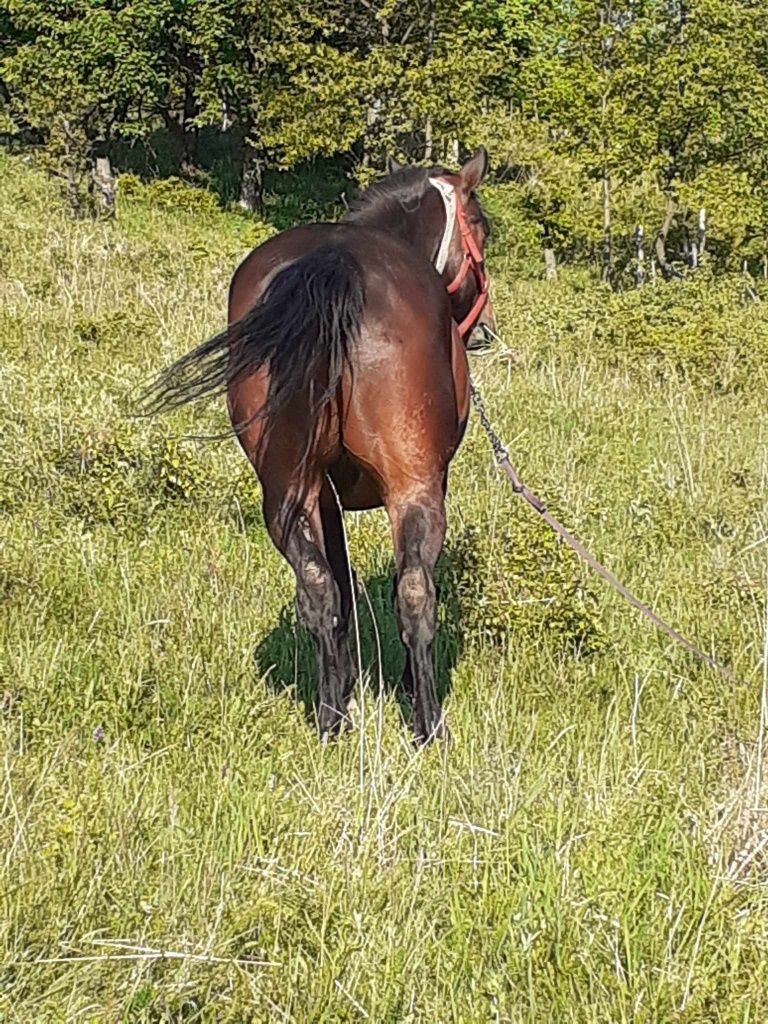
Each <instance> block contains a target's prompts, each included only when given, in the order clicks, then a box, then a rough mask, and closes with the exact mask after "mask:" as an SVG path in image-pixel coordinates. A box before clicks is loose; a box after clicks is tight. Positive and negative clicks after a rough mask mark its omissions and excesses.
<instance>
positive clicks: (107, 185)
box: [93, 156, 115, 218]
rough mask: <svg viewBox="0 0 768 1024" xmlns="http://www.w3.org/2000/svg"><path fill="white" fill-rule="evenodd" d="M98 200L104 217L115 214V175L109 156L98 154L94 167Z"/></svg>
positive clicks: (94, 182)
mask: <svg viewBox="0 0 768 1024" xmlns="http://www.w3.org/2000/svg"><path fill="white" fill-rule="evenodd" d="M93 184H94V189H95V192H96V202H97V204H98V208H99V212H100V213H101V215H102V216H103V217H109V218H112V217H114V216H115V177H114V175H113V174H112V165H111V164H110V162H109V157H108V156H97V157H96V166H95V167H94V169H93Z"/></svg>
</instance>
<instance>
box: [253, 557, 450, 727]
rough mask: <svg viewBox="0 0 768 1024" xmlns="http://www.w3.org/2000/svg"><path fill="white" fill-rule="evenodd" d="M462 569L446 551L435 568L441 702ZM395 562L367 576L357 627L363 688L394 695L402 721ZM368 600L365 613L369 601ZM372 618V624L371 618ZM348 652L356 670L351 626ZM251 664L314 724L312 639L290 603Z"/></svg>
mask: <svg viewBox="0 0 768 1024" xmlns="http://www.w3.org/2000/svg"><path fill="white" fill-rule="evenodd" d="M461 569H462V564H461V559H460V558H459V557H457V556H456V554H455V553H454V551H453V549H451V548H449V547H446V549H445V550H444V551H443V554H442V556H441V559H440V564H439V565H438V571H437V573H436V576H437V586H438V627H437V634H436V636H435V645H434V659H435V674H436V678H437V690H438V696H439V698H440V700H441V701H443V700H444V699H445V697H446V696H447V695H448V694H449V693H450V690H451V683H452V673H453V669H454V668H455V666H456V663H457V662H458V659H459V656H460V654H461V651H462V649H463V635H462V629H461V623H462V619H463V616H462V608H461V602H460V600H459V599H458V597H457V593H458V588H457V587H456V586H455V585H454V584H455V583H456V580H457V578H458V575H459V574H460V572H461ZM394 571H395V570H394V563H393V562H391V563H390V566H389V568H388V571H387V572H386V573H381V574H378V575H375V576H370V577H369V578H368V579H366V580H365V583H364V587H365V591H366V592H367V595H368V601H366V598H365V594H364V593H363V591H362V588H360V594H359V596H358V601H357V613H358V617H359V623H360V648H361V659H362V664H363V673H364V678H365V680H366V683H367V685H368V687H369V689H370V690H372V692H373V693H374V695H377V694H378V690H379V688H381V689H382V690H383V692H384V693H385V694H390V695H394V696H395V698H396V699H397V701H398V704H399V706H400V712H401V714H402V716H403V719H404V720H407V719H408V714H409V711H410V707H409V702H408V699H407V697H406V695H405V693H404V692H403V689H402V686H401V679H402V674H403V668H404V666H405V648H404V646H403V644H402V642H401V640H400V637H399V635H398V629H397V622H396V620H395V613H394V605H393V579H394ZM369 601H370V606H371V607H370V609H369V607H368V602H369ZM371 610H372V611H373V616H374V617H375V624H374V621H373V619H372V617H371ZM377 630H378V640H379V645H380V650H381V673H379V656H378V649H379V645H377V642H376V633H377ZM350 650H351V652H352V661H353V665H355V667H356V666H357V652H356V641H355V635H354V625H353V624H351V626H350ZM253 659H254V664H255V667H256V670H257V672H258V673H259V675H261V676H263V677H265V678H266V681H267V685H268V686H269V687H270V689H271V690H272V691H273V692H275V693H281V694H287V695H290V696H291V697H292V699H293V700H295V701H296V702H297V703H299V704H302V705H303V707H304V714H305V717H306V719H307V721H308V722H314V715H315V702H316V699H317V667H316V663H315V651H314V646H313V643H312V639H311V637H310V635H309V633H307V631H306V630H305V629H303V628H302V627H301V626H299V625H298V623H297V622H296V616H295V613H294V606H293V603H291V604H287V605H285V607H284V608H283V609H282V611H281V612H280V616H279V619H278V623H277V625H276V626H275V628H274V629H272V630H271V631H270V633H269V634H268V635H267V636H266V637H265V638H264V639H263V640H262V641H260V642H259V643H258V644H257V646H256V648H255V649H254V652H253Z"/></svg>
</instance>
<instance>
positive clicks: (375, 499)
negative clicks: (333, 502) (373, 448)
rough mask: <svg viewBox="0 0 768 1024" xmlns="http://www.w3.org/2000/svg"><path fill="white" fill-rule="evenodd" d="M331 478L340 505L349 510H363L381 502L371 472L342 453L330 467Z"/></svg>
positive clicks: (380, 496)
mask: <svg viewBox="0 0 768 1024" xmlns="http://www.w3.org/2000/svg"><path fill="white" fill-rule="evenodd" d="M330 474H331V479H332V480H333V484H334V487H335V488H336V490H337V491H338V494H339V500H340V501H341V504H342V507H343V508H345V509H346V510H347V511H349V512H363V511H365V510H366V509H369V508H380V507H381V506H382V505H383V504H384V501H383V498H382V495H381V488H380V486H379V483H378V481H377V480H376V478H375V477H374V475H373V474H372V473H369V472H368V471H367V470H366V469H364V467H362V466H360V465H359V464H358V463H357V462H356V461H353V460H352V459H351V458H350V457H349V456H348V455H343V456H342V457H341V459H340V460H339V461H338V462H336V463H335V464H334V465H333V466H331V469H330Z"/></svg>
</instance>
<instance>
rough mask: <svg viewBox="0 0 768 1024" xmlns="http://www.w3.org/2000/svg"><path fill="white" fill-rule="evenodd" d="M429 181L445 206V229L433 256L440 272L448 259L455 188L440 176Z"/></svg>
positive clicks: (454, 213)
mask: <svg viewBox="0 0 768 1024" xmlns="http://www.w3.org/2000/svg"><path fill="white" fill-rule="evenodd" d="M429 183H430V185H434V187H435V188H436V189H437V191H438V192H439V193H440V196H441V198H442V200H443V204H444V206H445V230H444V231H443V237H442V240H441V242H440V248H439V249H438V250H437V256H436V257H435V270H437V272H438V274H442V272H443V271H444V270H445V264H446V262H447V261H448V251H449V249H450V247H451V239H452V238H453V229H454V227H455V225H456V190H455V189H454V187H453V185H451V183H450V182H449V181H444V180H443V179H442V178H430V179H429Z"/></svg>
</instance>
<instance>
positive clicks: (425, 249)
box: [357, 203, 442, 260]
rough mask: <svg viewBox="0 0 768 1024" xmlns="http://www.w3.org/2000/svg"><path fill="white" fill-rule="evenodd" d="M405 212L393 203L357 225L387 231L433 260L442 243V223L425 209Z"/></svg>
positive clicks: (430, 211) (361, 219) (422, 206)
mask: <svg viewBox="0 0 768 1024" xmlns="http://www.w3.org/2000/svg"><path fill="white" fill-rule="evenodd" d="M425 205H426V204H424V203H422V205H421V206H420V207H419V208H418V209H417V210H412V211H409V210H405V209H403V207H402V206H401V205H400V203H393V204H392V205H391V206H389V207H387V208H386V209H384V210H381V211H377V214H376V215H375V216H372V217H365V218H360V219H359V220H358V221H357V223H358V224H361V225H365V226H366V227H373V228H378V229H379V230H380V231H386V233H387V234H388V235H393V236H394V237H395V238H399V239H400V240H401V241H403V242H406V243H407V244H408V245H410V246H412V247H413V248H414V249H416V250H417V251H418V252H419V253H420V254H421V255H422V256H423V257H424V258H425V259H427V260H432V257H433V256H434V253H435V250H436V248H437V246H438V245H439V243H440V238H441V237H442V236H441V231H442V223H441V222H438V223H435V220H436V218H435V217H434V214H433V211H432V210H431V208H430V209H425V208H424V207H425Z"/></svg>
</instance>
